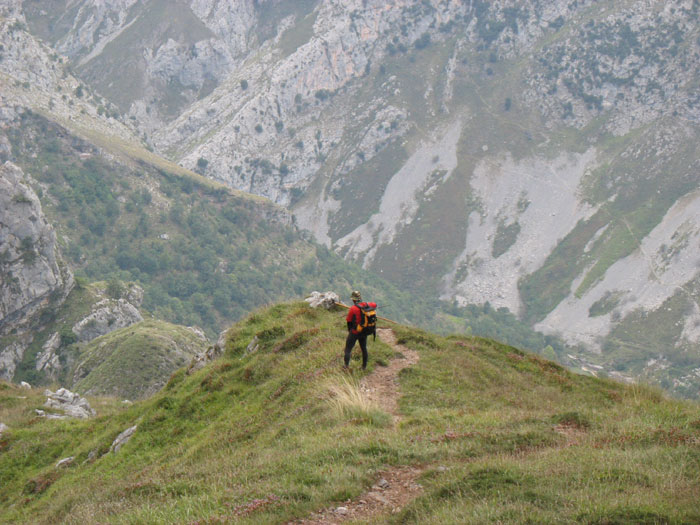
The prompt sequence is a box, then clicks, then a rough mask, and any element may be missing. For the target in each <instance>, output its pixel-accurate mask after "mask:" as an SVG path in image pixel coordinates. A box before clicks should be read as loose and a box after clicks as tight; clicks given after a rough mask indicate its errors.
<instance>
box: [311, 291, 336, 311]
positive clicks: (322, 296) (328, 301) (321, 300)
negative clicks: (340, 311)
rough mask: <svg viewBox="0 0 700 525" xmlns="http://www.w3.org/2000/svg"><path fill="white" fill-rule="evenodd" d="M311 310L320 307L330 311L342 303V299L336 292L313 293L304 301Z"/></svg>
mask: <svg viewBox="0 0 700 525" xmlns="http://www.w3.org/2000/svg"><path fill="white" fill-rule="evenodd" d="M304 300H305V301H306V302H307V303H309V306H311V308H318V307H319V306H320V307H322V308H325V309H326V310H330V309H331V308H333V306H334V305H335V304H336V303H339V302H340V297H339V296H338V294H337V293H335V292H325V293H321V292H316V291H314V292H311V295H310V296H309V297H307V298H306V299H304Z"/></svg>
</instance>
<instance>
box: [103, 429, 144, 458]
mask: <svg viewBox="0 0 700 525" xmlns="http://www.w3.org/2000/svg"><path fill="white" fill-rule="evenodd" d="M137 428H138V425H134V426H133V427H129V428H127V429H126V430H125V431H124V432H122V433H121V434H119V435H118V436H117V438H116V439H115V440H114V441H113V442H112V446H111V447H109V451H110V452H114V453H115V454H116V453H117V452H119V449H120V448H122V447H123V446H124V445H125V444H126V443H127V442H128V441H129V440H130V439H131V436H133V435H134V432H136V429H137Z"/></svg>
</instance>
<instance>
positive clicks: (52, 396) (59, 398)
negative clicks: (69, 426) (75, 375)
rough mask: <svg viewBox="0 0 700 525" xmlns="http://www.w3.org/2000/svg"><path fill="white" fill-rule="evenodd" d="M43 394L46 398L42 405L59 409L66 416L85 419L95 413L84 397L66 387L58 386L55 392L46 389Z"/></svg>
mask: <svg viewBox="0 0 700 525" xmlns="http://www.w3.org/2000/svg"><path fill="white" fill-rule="evenodd" d="M45 394H46V396H47V397H48V399H47V400H46V403H44V406H45V407H47V408H52V409H54V410H60V411H62V412H63V413H64V414H65V416H67V417H75V418H78V419H87V418H89V417H92V416H94V415H95V414H96V412H95V410H94V409H93V408H92V407H91V406H90V403H88V402H87V400H86V399H85V398H84V397H80V396H79V395H78V394H76V393H74V392H71V391H70V390H68V389H67V388H59V389H58V390H57V391H56V392H52V391H51V390H46V391H45Z"/></svg>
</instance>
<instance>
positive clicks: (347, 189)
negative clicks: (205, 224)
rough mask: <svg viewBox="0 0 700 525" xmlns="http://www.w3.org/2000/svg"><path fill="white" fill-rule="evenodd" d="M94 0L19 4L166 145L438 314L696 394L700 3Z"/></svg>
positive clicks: (90, 78)
mask: <svg viewBox="0 0 700 525" xmlns="http://www.w3.org/2000/svg"><path fill="white" fill-rule="evenodd" d="M59 4H62V3H61V2H59ZM92 4H93V3H91V2H84V1H78V2H72V3H71V7H72V9H74V11H75V13H81V15H80V16H75V17H73V18H71V16H72V15H70V16H68V17H64V16H63V12H62V11H60V10H56V11H55V12H54V11H50V10H44V12H41V8H40V7H39V6H38V5H37V3H35V2H25V3H23V4H22V6H23V11H18V12H17V13H15V16H17V17H18V18H17V20H19V21H20V22H21V21H22V20H25V21H26V23H27V27H28V29H29V30H30V31H32V32H33V33H34V34H36V35H41V36H42V37H43V38H44V39H45V41H46V42H49V43H51V44H52V45H54V46H56V49H59V50H61V51H62V52H65V53H66V55H67V56H68V57H70V60H71V63H72V66H73V68H74V69H75V70H76V71H77V72H78V73H77V74H79V75H81V78H83V80H84V82H85V83H90V84H91V85H92V86H95V89H99V90H105V91H106V93H105V94H106V96H112V97H114V99H115V101H116V103H118V104H119V106H120V108H121V111H122V112H123V113H124V115H125V116H127V115H128V118H125V120H126V121H127V122H128V123H129V127H131V128H133V129H138V130H139V132H138V134H139V136H142V137H143V135H144V134H145V140H147V141H148V142H149V143H150V144H152V145H153V146H154V147H155V149H156V150H157V151H159V152H161V153H162V154H164V155H167V156H168V157H169V158H170V159H172V160H174V161H177V162H179V163H180V164H182V165H183V166H185V167H187V168H189V169H190V170H196V171H198V172H200V173H202V174H204V175H205V176H207V177H209V178H210V179H214V180H217V181H221V182H223V183H225V184H227V185H229V186H232V187H235V188H239V189H243V190H245V191H249V192H253V193H256V194H259V195H264V196H266V197H268V198H270V199H272V200H273V201H275V202H277V203H279V204H282V205H284V206H286V207H288V208H289V210H291V211H292V213H293V214H294V216H295V218H296V220H297V222H298V224H299V225H300V226H301V227H302V228H306V229H308V230H309V231H311V232H312V233H313V235H314V236H315V238H316V240H317V241H319V242H321V243H323V244H325V245H326V246H327V247H329V248H330V249H332V250H333V251H335V252H337V253H339V254H341V255H342V256H344V257H345V258H346V259H350V260H354V261H357V262H359V263H361V264H363V265H364V266H365V267H367V268H370V269H371V270H372V271H373V272H375V273H377V274H379V275H381V276H383V277H385V278H387V279H389V280H391V282H392V283H393V284H394V285H397V286H399V287H401V288H402V289H404V290H408V291H410V292H411V293H412V294H413V296H415V297H421V298H425V300H426V302H432V301H437V300H438V299H440V300H441V301H442V302H441V303H438V302H435V304H436V305H440V306H439V308H440V309H442V310H448V309H449V310H450V311H453V312H454V311H455V310H454V309H453V307H454V305H455V304H456V305H457V306H459V307H462V308H463V315H467V314H468V312H467V310H466V309H465V307H466V306H468V305H471V304H477V305H481V306H483V307H484V308H486V306H487V305H488V307H489V308H490V307H491V306H493V307H495V308H496V309H498V308H507V309H508V310H509V311H510V312H512V313H514V314H515V315H517V316H518V317H519V318H520V319H521V320H522V321H524V322H526V323H528V324H529V325H530V326H532V327H535V328H536V329H538V330H540V331H543V332H545V333H547V334H550V335H552V334H559V335H561V336H562V337H564V338H565V339H566V341H567V342H568V343H569V344H570V345H572V346H580V347H581V350H580V351H579V350H577V351H570V352H564V353H563V355H562V356H560V357H561V358H562V359H567V358H566V355H567V354H571V355H573V356H574V358H575V360H576V363H577V364H581V365H582V366H583V367H585V368H588V369H589V370H593V369H594V367H600V368H595V369H597V370H603V371H604V373H609V374H618V375H619V376H621V377H622V376H624V377H627V378H633V377H639V376H640V375H641V376H645V377H648V378H654V380H655V381H656V382H657V383H659V384H663V385H664V386H665V387H666V388H669V389H671V390H672V391H673V392H676V393H678V394H681V395H690V396H697V395H698V370H700V338H699V337H700V336H699V335H698V330H697V325H698V320H699V319H700V318H699V317H698V315H700V313H699V312H700V308H699V307H698V297H697V294H696V293H695V292H694V290H696V289H697V282H698V278H699V277H698V272H697V268H696V266H695V265H694V264H693V260H694V259H696V258H697V255H698V246H699V244H698V236H699V235H700V233H699V232H700V226H699V225H698V221H697V216H698V213H697V210H698V205H699V204H698V202H699V201H698V199H697V196H696V194H695V193H694V191H695V189H696V188H697V185H698V173H700V170H698V163H699V162H700V160H699V156H698V150H697V144H698V123H699V120H698V119H699V117H700V115H698V103H697V102H698V100H699V98H698V97H699V95H698V75H697V67H696V64H697V63H698V60H699V58H700V47H699V46H700V44H698V37H699V36H700V33H699V32H698V31H699V29H698V24H697V20H698V10H699V9H700V8H699V7H698V4H697V2H694V1H691V0H674V1H672V2H665V3H658V2H657V3H654V2H647V1H642V0H626V1H624V2H612V1H608V0H606V1H598V2H591V1H577V2H568V1H564V0H528V1H525V2H522V1H519V2H515V1H513V0H508V1H505V2H497V3H494V2H484V1H480V0H474V1H470V2H441V1H437V0H432V1H427V0H426V1H422V0H421V1H418V0H409V1H394V2H384V1H373V0H370V1H365V0H363V1H360V0H353V1H350V2H347V1H342V2H341V1H339V0H324V1H308V2H307V1H304V2H291V1H280V0H266V1H261V2H249V1H246V2H236V3H235V6H233V7H232V4H230V2H221V1H215V0H203V1H199V0H198V1H197V2H193V1H189V2H179V3H178V5H179V6H180V9H179V10H178V16H177V17H174V18H173V20H172V21H171V22H168V23H166V22H163V20H162V10H161V11H159V10H158V7H159V6H161V5H162V3H161V2H159V1H155V0H151V1H148V2H138V3H135V2H132V1H130V0H127V1H125V2H120V3H115V4H110V6H109V7H105V6H102V7H95V6H93V5H92ZM67 22H70V23H67ZM161 22H163V23H161ZM184 23H189V24H191V25H192V26H193V27H196V28H197V30H196V31H194V32H192V34H191V35H185V34H183V32H182V31H180V29H179V28H180V27H181V25H182V24H184ZM10 26H12V27H14V26H15V24H14V22H12V23H10V22H9V21H8V27H10ZM137 29H138V31H137ZM14 32H17V33H18V34H19V33H23V32H22V31H19V30H18V29H16V28H15V29H13V34H14ZM136 43H138V44H136ZM134 46H140V47H139V49H145V50H146V51H145V52H144V53H137V52H135V51H134ZM125 56H126V57H128V60H124V59H123V58H124V57H125ZM42 63H45V64H50V60H48V61H47V60H43V62H42ZM98 77H99V78H98ZM68 78H71V77H68ZM133 78H137V81H135V82H131V79H133ZM76 82H77V81H76ZM110 83H111V85H110ZM123 84H127V85H123ZM71 86H72V87H71V88H70V89H71V90H76V89H77V88H76V87H75V86H73V84H71ZM132 87H133V90H132V89H131V88H132ZM15 88H16V90H17V91H19V92H20V94H22V93H21V90H22V89H23V88H22V81H21V80H20V81H19V83H18V85H17V86H15ZM47 88H49V89H53V88H52V85H48V86H47ZM176 94H177V95H178V96H175V95H176ZM37 98H38V99H41V98H42V97H37ZM43 98H44V99H47V98H48V97H47V96H46V95H43ZM61 98H62V97H61ZM117 99H118V100H117ZM147 108H152V111H151V114H148V113H147V111H146V110H147ZM89 113H90V112H88V114H89ZM107 114H113V110H109V111H107ZM102 117H104V115H102ZM141 153H143V151H142V152H141ZM668 308H671V309H672V312H673V313H672V315H671V316H667V315H666V312H667V311H668ZM646 316H650V317H651V318H654V319H664V322H665V321H667V320H670V326H672V327H673V329H670V328H669V329H668V330H665V331H664V339H663V340H659V338H658V336H657V333H658V327H659V326H660V323H657V322H652V323H644V322H640V321H639V320H640V319H644V318H645V317H646ZM640 332H641V333H640ZM666 364H669V366H666Z"/></svg>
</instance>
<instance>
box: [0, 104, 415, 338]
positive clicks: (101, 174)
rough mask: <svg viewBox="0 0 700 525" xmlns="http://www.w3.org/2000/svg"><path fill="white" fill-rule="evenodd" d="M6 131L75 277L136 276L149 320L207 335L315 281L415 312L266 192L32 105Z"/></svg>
mask: <svg viewBox="0 0 700 525" xmlns="http://www.w3.org/2000/svg"><path fill="white" fill-rule="evenodd" d="M7 134H8V137H9V139H10V141H11V143H12V157H13V158H12V160H13V161H14V162H16V163H17V164H18V165H20V166H21V167H22V169H23V170H24V171H25V173H27V174H28V175H31V176H32V177H33V178H34V179H35V182H36V184H35V189H36V190H37V193H38V194H39V196H40V197H41V199H42V204H43V206H44V207H45V212H46V213H47V215H48V217H49V218H50V220H51V221H52V223H53V224H54V226H55V228H56V230H57V231H58V233H59V241H60V242H61V243H62V249H63V253H64V255H65V256H66V257H67V258H68V259H69V263H70V266H71V267H72V268H73V269H74V271H75V273H76V275H78V276H82V277H85V278H86V279H88V280H109V279H114V278H116V279H120V280H122V281H135V282H139V283H141V284H142V285H143V286H144V289H145V298H144V308H146V309H147V310H149V311H150V312H152V313H153V314H154V315H155V316H156V317H158V318H161V319H165V320H167V321H170V322H174V323H178V324H184V325H197V326H201V327H202V328H204V329H205V330H206V331H207V333H208V334H209V335H210V336H212V337H213V336H215V335H216V333H217V332H218V331H219V330H221V329H223V328H224V327H225V326H227V325H228V324H229V323H230V322H232V321H234V320H236V319H239V318H241V317H242V316H243V315H245V314H246V313H247V312H249V311H250V310H252V309H254V308H256V307H259V306H261V305H264V304H269V303H270V302H272V301H274V300H277V299H279V298H280V297H284V298H288V299H289V298H293V297H299V296H301V295H303V294H305V293H308V292H309V291H311V290H313V289H319V290H326V289H335V290H337V291H338V292H340V293H342V292H343V291H347V292H348V293H349V291H350V290H352V289H355V288H359V289H362V290H363V291H364V292H366V293H367V294H368V295H372V296H373V297H376V298H377V299H378V300H379V301H380V302H381V304H388V303H391V304H394V305H397V304H401V305H402V307H401V308H400V311H401V312H402V314H401V316H402V317H403V316H410V315H411V313H412V310H414V309H418V306H417V305H415V304H414V303H413V302H411V301H409V300H408V296H407V295H404V294H402V293H401V292H400V291H399V290H397V289H396V288H395V287H393V286H391V285H388V284H387V283H385V282H383V281H382V280H381V279H378V278H376V277H374V276H373V275H365V274H364V272H363V271H362V270H361V269H360V268H359V267H358V266H356V265H353V264H349V263H346V262H344V261H343V260H342V259H341V258H340V257H338V256H336V255H334V254H332V253H330V252H329V251H328V250H326V249H325V248H322V247H320V246H318V245H316V244H314V243H312V242H309V241H308V240H306V239H304V238H303V236H302V235H301V234H300V233H299V232H298V231H297V230H296V229H295V228H294V227H293V226H291V225H289V224H286V223H287V222H288V221H289V220H290V219H288V218H287V217H285V216H284V214H283V212H281V211H280V210H279V209H278V208H276V207H275V206H273V205H272V204H271V203H270V202H268V201H266V200H265V199H262V198H259V197H254V196H248V195H245V194H242V193H240V192H235V191H233V190H228V189H226V188H224V187H223V186H220V185H216V184H213V183H211V182H208V181H205V180H204V179H201V181H199V180H198V179H196V178H193V177H189V176H186V175H183V174H181V173H177V172H174V171H170V170H168V169H166V168H164V167H163V166H157V165H154V164H151V163H150V162H147V161H143V162H140V163H132V164H129V163H125V162H123V161H118V160H116V159H115V158H113V157H111V156H107V155H105V154H104V153H103V151H101V150H99V149H98V148H96V147H95V146H94V145H92V144H91V143H89V142H85V141H83V140H81V139H79V138H77V137H76V136H74V135H72V134H71V133H70V132H68V131H67V130H66V129H65V128H62V127H60V126H58V125H57V124H55V123H53V122H51V121H49V120H47V119H45V118H44V117H42V116H40V115H37V114H33V113H31V112H26V113H25V114H24V115H23V117H22V120H21V122H19V123H18V125H16V126H15V127H13V128H11V129H8V130H7ZM416 317H417V315H416Z"/></svg>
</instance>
